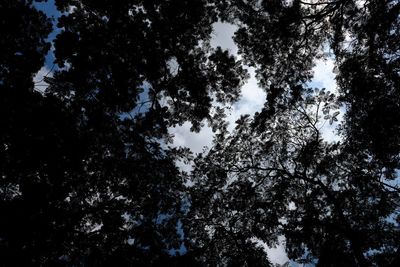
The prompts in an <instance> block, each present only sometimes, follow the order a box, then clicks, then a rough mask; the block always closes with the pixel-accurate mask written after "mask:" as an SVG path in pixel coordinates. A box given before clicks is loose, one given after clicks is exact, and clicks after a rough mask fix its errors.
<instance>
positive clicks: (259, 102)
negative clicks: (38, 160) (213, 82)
mask: <svg viewBox="0 0 400 267" xmlns="http://www.w3.org/2000/svg"><path fill="white" fill-rule="evenodd" d="M35 6H36V8H37V9H39V10H42V11H43V12H45V13H46V14H47V15H48V16H49V17H51V18H52V19H53V21H54V22H55V21H56V19H57V18H58V17H59V16H60V15H61V14H60V13H59V12H58V11H57V10H56V9H55V6H54V0H49V1H48V2H45V3H36V4H35ZM213 26H214V30H213V33H212V39H211V45H212V46H213V47H217V46H221V47H222V48H223V49H228V50H229V51H230V52H231V53H232V54H234V55H236V56H238V57H239V58H240V56H239V55H238V54H237V52H238V48H237V46H236V45H235V43H234V41H233V39H232V36H233V34H234V32H235V30H236V27H235V26H234V25H231V24H227V23H215V24H214V25H213ZM58 32H59V29H57V28H56V27H55V26H54V31H53V32H52V33H51V34H50V36H49V37H48V40H50V41H52V40H53V39H54V38H55V36H56V35H57V33H58ZM53 60H54V55H53V52H52V51H50V52H49V54H48V55H47V57H46V62H45V65H44V66H43V67H42V68H41V69H40V71H39V72H38V73H37V74H36V76H35V77H34V81H35V82H36V83H37V87H36V89H37V90H39V91H43V90H44V89H45V88H46V84H45V83H44V82H43V77H44V76H45V75H48V76H51V75H52V71H53V70H54V69H56V67H54V66H53ZM333 67H334V60H333V59H332V58H328V59H326V60H318V61H316V64H315V67H314V79H313V80H312V82H311V83H310V84H309V85H310V86H312V87H318V88H326V89H327V90H329V91H331V92H335V91H336V82H335V74H334V73H333ZM246 68H247V70H248V72H249V74H250V78H249V79H248V80H247V82H246V83H245V84H244V85H243V87H242V90H241V97H240V100H239V101H238V102H237V103H235V104H234V105H233V106H232V107H231V111H230V113H229V114H228V117H227V120H228V122H229V127H228V129H229V130H230V131H232V130H233V128H234V127H235V121H236V120H237V119H239V117H240V116H241V115H244V114H250V115H253V114H254V113H255V112H257V111H261V109H262V107H263V105H264V102H265V99H266V93H265V92H264V91H263V90H262V89H261V88H260V87H259V86H258V85H257V80H256V78H255V72H254V69H253V68H250V67H246ZM343 113H344V108H342V112H341V115H340V116H339V122H340V120H341V118H342V116H343ZM190 127H191V124H190V123H185V124H183V125H182V126H176V127H172V128H170V129H169V132H170V133H171V134H173V135H174V143H173V146H185V147H189V148H190V149H191V150H192V151H193V152H194V153H201V152H203V151H207V149H208V148H210V147H211V143H212V138H213V133H212V131H211V129H210V128H209V127H207V126H206V127H204V128H203V129H202V130H201V131H200V132H199V133H193V132H191V131H190ZM335 127H336V124H335V123H334V124H333V125H329V124H326V125H325V126H324V127H323V129H322V133H323V137H324V138H325V140H327V141H336V140H338V136H337V135H336V134H335ZM184 167H185V166H183V168H184ZM186 167H187V166H186ZM279 240H280V244H279V245H278V246H277V247H275V248H270V247H267V246H266V245H265V244H262V243H259V245H260V246H262V247H264V249H265V251H266V252H267V254H268V256H269V258H270V260H271V262H272V263H278V264H284V263H286V262H287V261H288V257H287V255H286V253H285V249H284V242H285V239H284V237H280V238H279ZM292 266H296V265H295V264H292Z"/></svg>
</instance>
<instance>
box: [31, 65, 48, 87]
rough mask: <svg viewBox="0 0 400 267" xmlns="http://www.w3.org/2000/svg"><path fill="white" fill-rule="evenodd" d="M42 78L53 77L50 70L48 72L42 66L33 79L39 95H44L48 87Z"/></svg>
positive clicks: (46, 68)
mask: <svg viewBox="0 0 400 267" xmlns="http://www.w3.org/2000/svg"><path fill="white" fill-rule="evenodd" d="M44 77H53V72H52V70H50V69H49V68H48V67H47V66H43V67H42V68H41V69H40V70H39V71H38V72H37V73H36V74H35V76H34V77H33V82H34V84H35V90H36V91H38V92H40V93H44V92H45V91H46V89H47V87H48V86H49V84H48V83H46V82H45V81H44Z"/></svg>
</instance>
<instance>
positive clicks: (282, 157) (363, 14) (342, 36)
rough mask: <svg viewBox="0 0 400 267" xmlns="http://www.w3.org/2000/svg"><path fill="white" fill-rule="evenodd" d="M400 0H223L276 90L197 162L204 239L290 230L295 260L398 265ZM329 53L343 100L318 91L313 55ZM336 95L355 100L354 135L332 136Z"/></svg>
mask: <svg viewBox="0 0 400 267" xmlns="http://www.w3.org/2000/svg"><path fill="white" fill-rule="evenodd" d="M399 7H400V5H399V3H398V2H397V1H372V0H371V1H365V3H364V2H363V3H360V2H357V1H313V2H306V1H296V0H295V1H222V2H221V4H220V5H219V10H220V14H221V17H222V18H224V19H225V20H227V21H229V22H231V23H234V24H236V25H238V27H239V29H238V31H237V32H236V33H235V40H236V43H237V45H238V47H239V54H241V56H242V57H243V58H244V59H245V61H246V63H247V64H250V65H252V66H254V67H256V69H257V70H256V73H257V77H258V79H259V82H260V86H262V87H263V88H265V90H266V92H267V99H266V103H265V107H264V109H263V110H262V112H260V113H258V114H256V115H255V117H254V119H251V118H249V117H243V118H242V119H241V120H239V121H238V122H237V124H238V126H237V128H236V130H235V132H234V133H233V134H232V135H226V134H225V135H224V134H221V135H220V136H217V137H216V139H215V145H214V148H213V149H212V150H211V152H210V153H209V154H208V155H205V156H202V155H201V156H200V157H199V158H198V159H197V160H196V163H197V167H196V169H195V172H194V174H193V179H194V181H195V186H194V187H193V192H192V198H193V199H192V202H193V203H194V205H193V208H192V210H191V212H192V217H194V218H199V219H198V220H199V222H194V221H193V220H192V224H191V223H190V219H189V222H188V224H189V225H190V226H189V228H190V227H194V228H195V229H196V231H195V232H194V233H193V235H194V237H193V238H192V240H193V242H195V243H196V242H197V244H198V246H200V247H207V246H213V244H214V243H215V242H217V241H216V240H215V239H214V238H216V236H218V233H219V232H220V231H221V229H222V231H231V232H233V233H240V234H243V235H244V237H241V238H242V240H246V241H247V242H250V241H251V240H262V241H263V242H265V243H266V244H269V245H271V244H274V242H275V241H276V239H277V236H278V235H284V236H285V237H286V245H287V252H288V255H289V257H290V258H292V259H299V258H302V257H306V258H307V257H308V258H311V259H312V258H316V259H318V260H319V261H318V266H338V265H344V266H369V265H373V264H375V265H380V266H381V265H382V266H395V265H396V264H397V262H398V261H399V256H398V253H399V251H400V250H399V247H398V242H397V241H396V239H398V220H399V218H398V212H399V206H398V197H399V189H398V186H393V179H395V178H396V174H395V171H396V168H398V167H399V150H398V145H399V140H398V135H397V134H395V132H397V131H398V129H399V128H398V122H399V121H400V120H399V119H398V116H397V114H398V113H399V112H398V107H399V98H398V96H399V90H398V88H399V87H398V79H399V72H398V60H399V57H398V51H397V50H398V48H395V45H394V44H395V43H396V42H398V40H399V36H398V34H397V33H398V29H399V18H398V9H399ZM324 57H330V58H331V59H334V60H335V64H336V67H335V69H336V72H337V81H338V91H339V96H338V98H337V100H334V99H335V97H334V95H332V96H331V95H330V94H327V93H325V92H324V91H321V93H319V94H317V95H315V93H313V91H310V90H308V89H307V88H308V86H307V82H309V81H310V79H311V77H312V73H311V69H312V67H313V63H314V62H315V60H316V59H320V58H324ZM310 98H315V99H314V100H311V99H310ZM332 101H333V103H334V105H333V104H332V103H331V102H332ZM325 103H326V104H325ZM329 103H331V104H329ZM310 104H313V106H312V107H310ZM332 105H333V106H332ZM335 105H344V106H345V108H346V110H347V112H346V114H345V118H344V122H343V124H341V125H340V127H339V131H340V132H339V133H340V135H341V137H342V139H341V141H340V142H337V143H327V142H324V141H323V140H322V139H321V133H320V131H319V130H320V129H319V126H318V125H321V124H322V123H323V122H322V121H321V119H322V118H320V116H319V115H318V114H319V112H320V111H321V110H320V109H321V108H322V107H323V111H324V113H326V114H324V115H325V119H327V120H331V121H334V120H336V116H337V114H338V112H335V113H330V110H332V108H333V107H335ZM389 110H390V111H389ZM384 114H385V115H384ZM389 114H390V115H389ZM383 117H384V118H383ZM221 132H222V133H224V130H221ZM208 210H210V211H208ZM207 211H208V212H207ZM220 228H221V229H220ZM210 229H212V230H210ZM200 233H203V236H204V237H203V238H200V239H199V240H197V239H195V237H196V235H200ZM204 240H208V242H204ZM223 240H224V241H221V242H223V244H225V243H228V242H233V239H232V240H231V241H229V239H228V238H227V239H223ZM253 247H255V245H253ZM217 253H218V252H217ZM206 255H207V254H206ZM339 255H340V256H339ZM301 261H304V259H301Z"/></svg>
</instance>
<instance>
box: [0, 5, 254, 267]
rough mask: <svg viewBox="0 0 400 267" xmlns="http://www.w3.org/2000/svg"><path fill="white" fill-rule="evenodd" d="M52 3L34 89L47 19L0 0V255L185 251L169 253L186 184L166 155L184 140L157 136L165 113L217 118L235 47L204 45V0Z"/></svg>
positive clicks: (83, 257)
mask: <svg viewBox="0 0 400 267" xmlns="http://www.w3.org/2000/svg"><path fill="white" fill-rule="evenodd" d="M56 4H57V7H58V9H59V10H60V11H62V12H64V14H63V15H62V16H61V17H60V18H59V19H58V27H59V28H62V30H61V32H60V34H59V35H58V36H57V37H56V40H55V42H54V46H55V50H54V53H55V57H56V59H55V63H56V64H57V65H58V68H56V69H57V70H56V71H55V73H54V76H53V77H52V78H50V77H45V81H46V82H47V83H49V84H50V86H49V88H48V89H47V90H46V91H45V92H43V93H39V92H35V91H34V90H33V88H34V86H33V82H32V76H33V75H34V73H35V72H37V71H38V70H39V68H40V67H41V66H42V65H43V61H44V56H45V55H46V53H47V51H48V49H49V47H50V44H49V43H47V42H46V41H45V38H46V37H47V34H48V33H49V31H50V27H51V24H50V23H49V20H48V19H47V18H46V16H45V14H43V13H42V12H38V11H37V10H36V9H35V8H34V7H33V1H17V2H15V1H8V2H6V3H4V4H2V6H1V12H3V13H4V14H7V15H4V16H2V19H1V20H2V25H3V26H4V27H3V28H4V33H6V34H9V37H10V38H7V39H5V40H2V42H3V43H2V48H4V50H5V51H6V52H5V53H4V59H2V61H1V66H2V73H1V75H2V76H1V86H2V90H3V91H2V92H1V93H2V94H4V98H2V104H3V105H2V106H1V111H2V113H1V114H2V118H3V122H4V125H5V128H4V129H3V130H2V133H1V138H2V139H1V140H2V148H1V149H2V150H1V164H2V183H1V197H2V198H1V204H0V207H1V212H2V216H4V218H5V220H2V222H1V224H0V226H1V227H0V229H1V230H0V231H1V232H0V233H1V234H0V237H1V247H2V258H3V261H4V265H6V266H28V265H29V266H54V265H56V266H75V265H79V266H110V265H118V266H136V265H160V264H161V263H163V264H164V263H168V262H170V263H171V264H183V263H185V262H192V260H191V258H190V257H188V256H182V257H180V258H176V257H173V256H172V254H173V253H172V252H173V251H174V250H177V249H179V247H181V243H182V242H183V237H182V236H181V234H180V233H179V231H178V230H179V229H178V230H177V227H178V225H179V220H180V217H182V213H183V212H182V208H181V206H182V205H183V203H182V201H181V199H182V198H183V195H184V191H183V177H182V175H181V174H180V172H179V171H178V169H177V167H176V166H175V163H174V160H175V159H176V158H177V157H181V156H182V153H184V152H185V151H186V150H185V149H181V150H179V149H175V150H172V149H168V148H167V147H166V146H165V145H164V144H165V143H166V142H168V139H169V138H170V137H169V136H168V132H167V127H168V126H171V125H175V124H177V123H180V124H181V123H183V122H185V121H191V122H192V123H193V129H194V130H199V127H200V125H201V121H202V120H203V119H205V118H206V119H209V120H210V123H211V120H212V123H216V122H215V118H212V117H211V116H210V115H209V109H210V107H211V101H212V95H213V94H214V95H215V99H216V100H217V101H220V102H227V103H231V102H233V101H235V100H236V99H237V98H238V95H239V88H240V86H241V84H242V81H243V80H244V79H245V78H246V72H245V70H244V69H243V68H242V67H241V65H240V63H239V62H237V60H236V59H235V58H234V57H233V56H231V55H229V54H228V52H227V51H223V50H222V49H220V48H218V49H212V48H211V47H210V46H209V45H208V42H209V39H210V33H211V29H212V26H211V25H212V23H213V22H214V21H215V20H216V17H215V15H214V12H213V9H212V8H210V7H209V6H208V5H207V2H206V1H195V2H193V1H186V2H185V1H184V2H182V1H164V2H158V1H154V2H152V1H143V2H137V1H119V2H115V3H113V2H110V1H57V2H56ZM9 16H10V17H9ZM11 18H12V19H11ZM18 18H19V19H18ZM14 20H15V21H14ZM8 23H12V25H13V26H14V27H11V28H9V29H6V28H5V27H6V24H8ZM20 29H25V31H21V30H20ZM2 32H3V31H2ZM18 34H19V35H18ZM14 36H15V37H14ZM13 40H15V41H17V45H14V44H10V43H9V42H11V41H13ZM21 55H22V57H23V59H24V61H22V59H21V60H19V58H18V57H19V56H21ZM15 62H16V63H15ZM26 62H31V64H26ZM146 93H147V95H148V96H147V95H146ZM146 104H147V106H146V107H145V108H143V109H141V107H142V106H145V105H146ZM188 255H189V254H188ZM192 263H193V262H192Z"/></svg>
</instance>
